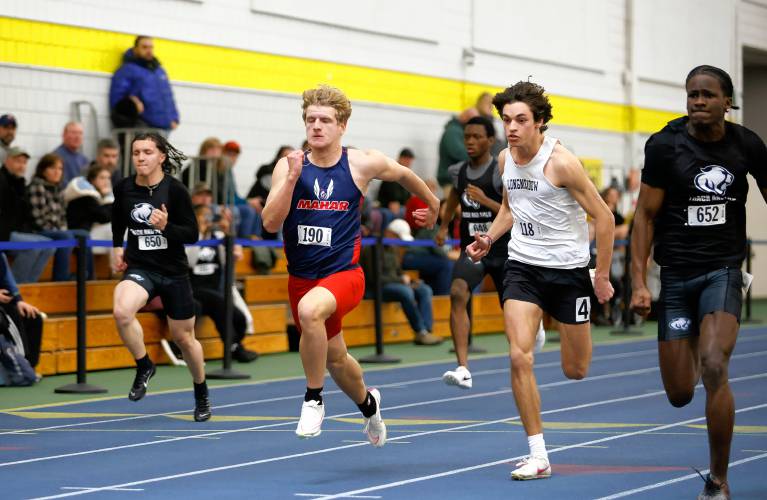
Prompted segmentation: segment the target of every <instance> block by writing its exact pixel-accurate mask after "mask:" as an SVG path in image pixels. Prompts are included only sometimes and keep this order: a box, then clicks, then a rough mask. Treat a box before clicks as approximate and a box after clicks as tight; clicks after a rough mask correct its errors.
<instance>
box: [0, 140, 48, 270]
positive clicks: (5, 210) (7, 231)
mask: <svg viewBox="0 0 767 500" xmlns="http://www.w3.org/2000/svg"><path fill="white" fill-rule="evenodd" d="M28 162H29V153H27V152H26V151H25V150H24V149H23V148H20V147H17V146H13V147H11V148H9V149H8V157H7V158H6V159H5V161H4V162H3V166H2V167H1V168H0V241H14V242H20V243H33V242H42V241H50V238H46V237H45V236H41V235H39V234H33V233H32V220H31V216H30V208H29V200H28V199H27V194H26V187H25V183H26V182H25V174H26V170H27V163H28ZM53 252H54V250H53V249H52V248H39V249H25V250H9V251H8V252H7V253H8V255H10V256H12V257H13V266H12V267H11V270H12V271H13V275H14V277H15V278H16V281H17V282H18V283H30V282H35V281H37V278H39V277H40V274H41V273H42V272H43V268H44V267H45V264H46V263H47V262H48V259H50V258H51V256H53Z"/></svg>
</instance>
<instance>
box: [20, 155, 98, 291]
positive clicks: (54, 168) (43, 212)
mask: <svg viewBox="0 0 767 500" xmlns="http://www.w3.org/2000/svg"><path fill="white" fill-rule="evenodd" d="M63 173H64V164H63V162H62V161H61V158H59V157H58V156H57V155H55V154H53V153H49V154H47V155H45V156H43V157H42V158H40V161H39V162H38V163H37V168H36V169H35V175H34V177H32V180H31V181H30V183H29V186H27V196H28V197H29V206H30V207H31V211H32V223H33V226H34V228H35V231H36V232H37V233H38V234H41V235H42V236H45V237H46V238H51V239H53V240H70V239H74V238H75V237H77V236H86V237H87V236H88V232H87V231H83V230H82V229H71V230H68V229H67V220H66V209H65V208H64V196H63V195H62V193H61V188H59V185H60V184H61V177H62V175H63ZM87 253H88V257H87V263H88V278H89V279H93V257H92V255H91V252H90V250H87ZM71 255H72V247H63V248H57V249H56V253H55V255H54V258H53V281H67V280H69V279H71V276H70V273H69V258H70V256H71Z"/></svg>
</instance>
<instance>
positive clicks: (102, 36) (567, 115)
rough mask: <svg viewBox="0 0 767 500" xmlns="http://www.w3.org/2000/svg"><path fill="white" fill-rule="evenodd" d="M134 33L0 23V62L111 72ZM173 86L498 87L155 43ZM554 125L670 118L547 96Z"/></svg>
mask: <svg viewBox="0 0 767 500" xmlns="http://www.w3.org/2000/svg"><path fill="white" fill-rule="evenodd" d="M133 38H134V36H133V35H127V34H123V33H116V32H112V31H105V30H98V29H93V28H79V27H74V26H65V25H60V24H52V23H44V22H38V21H28V20H22V19H14V18H9V17H0V61H2V62H8V63H15V64H24V65H32V66H42V67H51V68H61V69H69V70H77V71H91V72H100V73H112V72H114V71H115V69H117V67H118V66H119V64H120V60H121V57H122V53H123V52H124V51H125V49H127V48H128V47H130V46H131V45H132V43H133ZM155 52H156V53H157V54H158V55H159V57H160V60H161V61H162V63H163V65H164V66H165V69H166V70H167V71H168V74H169V75H170V77H171V79H172V80H175V81H185V82H192V83H201V84H210V85H221V86H228V87H236V88H243V89H253V90H267V91H275V92H283V93H288V94H300V93H301V92H302V91H303V90H304V89H306V88H310V87H313V86H315V85H317V84H318V83H323V82H324V83H329V84H331V85H335V86H337V87H339V88H341V89H343V90H344V91H345V92H346V94H347V95H348V96H349V98H350V99H352V100H361V101H368V102H376V103H382V104H392V105H399V106H408V107H413V108H421V109H431V110H439V111H447V112H457V111H460V110H461V109H464V108H465V107H467V106H468V105H470V104H473V103H474V100H475V99H476V97H477V96H478V95H479V94H480V93H481V92H483V91H488V92H492V93H494V92H497V91H498V90H499V89H498V88H497V87H492V86H488V85H483V84H477V83H470V82H463V81H460V80H451V79H448V78H437V77H431V76H423V75H415V74H411V73H404V72H399V71H391V70H383V69H375V68H367V67H361V66H353V65H350V64H338V63H330V62H323V61H316V60H311V59H304V58H299V57H287V56H279V55H274V54H265V53H260V52H254V51H248V50H240V49H230V48H224V47H215V46H210V45H202V44H197V43H191V42H179V41H173V40H165V39H160V38H156V39H155ZM550 97H551V101H552V105H553V106H554V122H553V123H555V124H557V125H566V126H574V127H582V128H588V129H596V130H605V131H610V132H619V133H625V132H643V133H651V132H654V131H657V130H659V129H660V128H661V127H662V126H663V125H664V124H665V123H666V122H667V121H669V120H671V119H673V118H675V117H676V116H678V114H676V113H670V112H667V111H658V110H651V109H645V108H631V107H629V106H624V105H620V104H610V103H605V102H599V101H593V100H587V99H577V98H572V97H563V96H557V95H552V96H550Z"/></svg>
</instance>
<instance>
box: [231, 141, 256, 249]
mask: <svg viewBox="0 0 767 500" xmlns="http://www.w3.org/2000/svg"><path fill="white" fill-rule="evenodd" d="M240 151H241V148H240V145H239V144H238V143H236V142H235V141H229V142H227V143H226V144H224V153H223V157H222V160H223V162H222V164H223V167H224V174H225V176H226V193H225V198H224V204H226V205H229V206H233V209H234V211H235V212H237V218H238V220H239V224H238V225H237V236H239V237H241V238H249V237H251V236H261V233H262V231H263V228H262V225H261V211H262V210H263V209H264V205H263V203H259V202H258V201H257V200H250V199H245V198H243V197H241V196H240V195H239V193H238V191H237V183H236V181H235V177H234V167H235V165H237V160H238V159H239V157H240Z"/></svg>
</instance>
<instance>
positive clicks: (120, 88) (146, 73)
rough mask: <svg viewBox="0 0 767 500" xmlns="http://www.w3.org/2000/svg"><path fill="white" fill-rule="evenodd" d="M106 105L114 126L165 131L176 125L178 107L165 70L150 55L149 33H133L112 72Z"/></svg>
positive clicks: (150, 40)
mask: <svg viewBox="0 0 767 500" xmlns="http://www.w3.org/2000/svg"><path fill="white" fill-rule="evenodd" d="M109 107H110V109H111V111H112V123H113V124H114V126H115V127H152V128H159V129H163V130H166V131H169V130H173V129H175V128H176V127H177V126H178V123H179V119H178V110H177V109H176V103H175V102H174V100H173V91H172V90H171V87H170V81H168V74H167V73H165V70H164V69H163V68H162V66H160V61H158V60H157V58H156V57H155V56H154V42H153V41H152V38H151V37H148V36H137V37H136V41H135V42H134V43H133V48H131V49H128V50H127V51H126V52H125V54H124V55H123V63H122V66H120V68H119V69H118V70H117V71H116V72H115V74H114V76H112V85H111V87H110V89H109Z"/></svg>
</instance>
